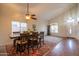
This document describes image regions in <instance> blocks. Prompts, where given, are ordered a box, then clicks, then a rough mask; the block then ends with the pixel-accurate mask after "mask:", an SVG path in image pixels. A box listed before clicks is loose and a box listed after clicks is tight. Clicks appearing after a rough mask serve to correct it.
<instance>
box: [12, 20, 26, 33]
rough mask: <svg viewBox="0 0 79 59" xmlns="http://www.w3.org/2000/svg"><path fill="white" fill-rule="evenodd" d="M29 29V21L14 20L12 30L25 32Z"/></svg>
mask: <svg viewBox="0 0 79 59" xmlns="http://www.w3.org/2000/svg"><path fill="white" fill-rule="evenodd" d="M26 30H27V23H24V22H18V21H12V32H23V31H26Z"/></svg>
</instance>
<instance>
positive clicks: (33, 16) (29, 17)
mask: <svg viewBox="0 0 79 59" xmlns="http://www.w3.org/2000/svg"><path fill="white" fill-rule="evenodd" d="M26 19H28V20H30V19H33V20H37V18H36V15H35V14H30V13H29V3H27V14H26Z"/></svg>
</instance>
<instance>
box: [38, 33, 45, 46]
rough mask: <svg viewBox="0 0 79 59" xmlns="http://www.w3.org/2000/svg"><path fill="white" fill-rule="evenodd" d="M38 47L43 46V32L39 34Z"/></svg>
mask: <svg viewBox="0 0 79 59" xmlns="http://www.w3.org/2000/svg"><path fill="white" fill-rule="evenodd" d="M39 39H40V45H42V44H43V45H44V32H40V33H39Z"/></svg>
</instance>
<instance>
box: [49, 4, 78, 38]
mask: <svg viewBox="0 0 79 59" xmlns="http://www.w3.org/2000/svg"><path fill="white" fill-rule="evenodd" d="M78 7H79V6H77V7H76V5H75V4H74V6H73V7H72V8H70V9H69V10H67V11H65V12H64V13H62V14H61V15H59V16H57V17H55V18H54V19H51V20H50V22H49V24H52V23H58V24H59V33H51V34H52V35H57V36H64V37H65V36H72V37H76V36H78V35H79V34H77V33H78V32H79V24H75V25H72V24H71V25H69V24H68V23H66V20H68V18H69V17H73V18H74V19H75V20H76V18H77V17H76V16H77V13H78V14H79V9H78ZM77 9H78V10H77ZM69 26H71V27H72V34H69V32H68V31H69Z"/></svg>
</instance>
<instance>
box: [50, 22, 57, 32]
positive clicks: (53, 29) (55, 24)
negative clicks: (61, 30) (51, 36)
mask: <svg viewBox="0 0 79 59" xmlns="http://www.w3.org/2000/svg"><path fill="white" fill-rule="evenodd" d="M50 28H51V32H53V33H58V24H57V23H53V24H52V25H51V27H50Z"/></svg>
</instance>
